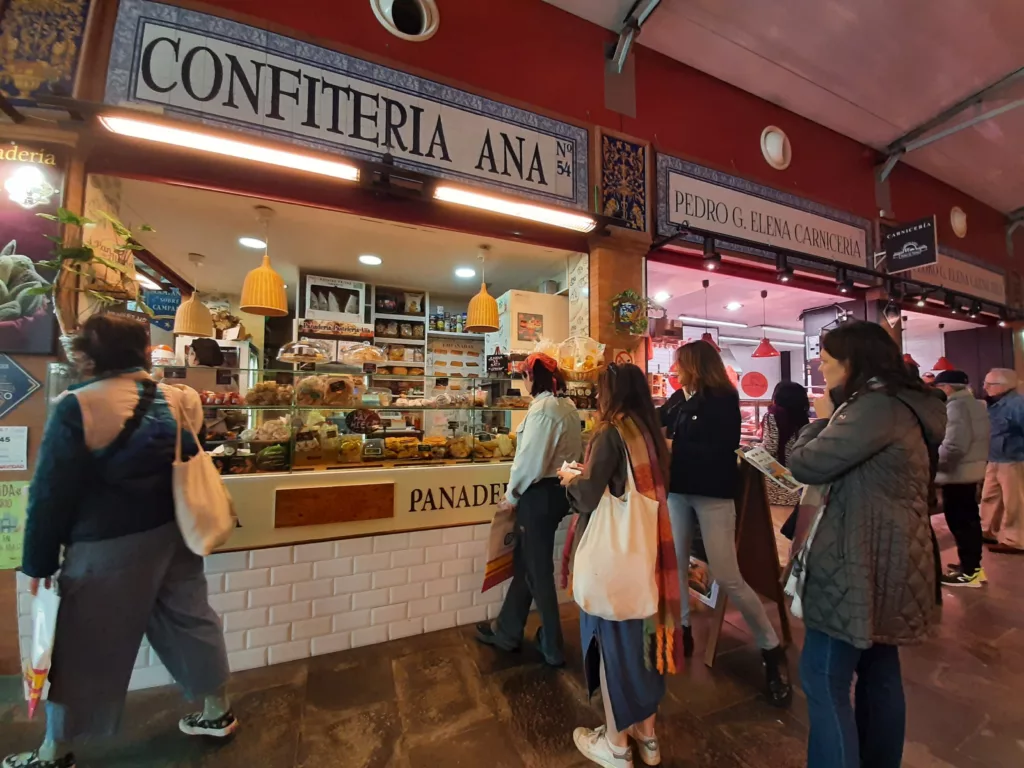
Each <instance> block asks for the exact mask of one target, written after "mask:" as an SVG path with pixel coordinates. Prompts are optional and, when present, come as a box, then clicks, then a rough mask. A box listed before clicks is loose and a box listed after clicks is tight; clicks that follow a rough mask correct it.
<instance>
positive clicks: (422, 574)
mask: <svg viewBox="0 0 1024 768" xmlns="http://www.w3.org/2000/svg"><path fill="white" fill-rule="evenodd" d="M441 566H442V563H425V564H423V565H414V566H413V567H412V568H410V569H409V581H433V580H434V579H438V578H440V577H441Z"/></svg>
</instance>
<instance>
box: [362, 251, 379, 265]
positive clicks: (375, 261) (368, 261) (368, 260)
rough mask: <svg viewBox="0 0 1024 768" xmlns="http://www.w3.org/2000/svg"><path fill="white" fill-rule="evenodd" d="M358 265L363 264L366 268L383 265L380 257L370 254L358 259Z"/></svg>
mask: <svg viewBox="0 0 1024 768" xmlns="http://www.w3.org/2000/svg"><path fill="white" fill-rule="evenodd" d="M359 263H360V264H365V265H366V266H368V267H379V266H380V265H381V264H383V263H384V261H383V259H381V257H380V256H374V255H373V254H372V253H364V254H363V255H362V256H360V257H359Z"/></svg>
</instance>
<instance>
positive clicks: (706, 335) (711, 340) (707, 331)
mask: <svg viewBox="0 0 1024 768" xmlns="http://www.w3.org/2000/svg"><path fill="white" fill-rule="evenodd" d="M701 285H703V286H704V333H702V334H701V335H700V340H701V341H706V342H707V343H708V344H710V345H711V346H712V347H714V348H715V352H718V353H719V354H721V352H722V348H721V347H720V346H718V344H716V343H715V337H714V336H712V335H711V331H710V329H709V328H708V287H709V286H710V285H711V281H710V280H705V281H703V282H702V283H701Z"/></svg>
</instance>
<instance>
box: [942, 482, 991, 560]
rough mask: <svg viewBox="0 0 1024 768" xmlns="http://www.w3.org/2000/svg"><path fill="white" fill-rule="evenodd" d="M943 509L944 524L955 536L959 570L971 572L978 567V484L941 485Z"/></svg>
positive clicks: (979, 538)
mask: <svg viewBox="0 0 1024 768" xmlns="http://www.w3.org/2000/svg"><path fill="white" fill-rule="evenodd" d="M942 509H943V512H945V514H946V525H948V526H949V531H950V533H952V534H953V538H954V539H956V550H957V554H958V555H959V556H960V570H962V571H963V572H964V573H974V571H976V570H978V568H980V567H981V514H980V513H979V511H978V484H977V483H962V484H956V485H944V486H942Z"/></svg>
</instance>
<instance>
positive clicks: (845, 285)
mask: <svg viewBox="0 0 1024 768" xmlns="http://www.w3.org/2000/svg"><path fill="white" fill-rule="evenodd" d="M836 290H838V291H839V292H840V293H843V294H846V293H850V292H851V291H852V290H853V281H852V280H850V278H849V277H848V276H847V274H846V270H845V269H843V268H842V267H840V268H839V269H837V270H836Z"/></svg>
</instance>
